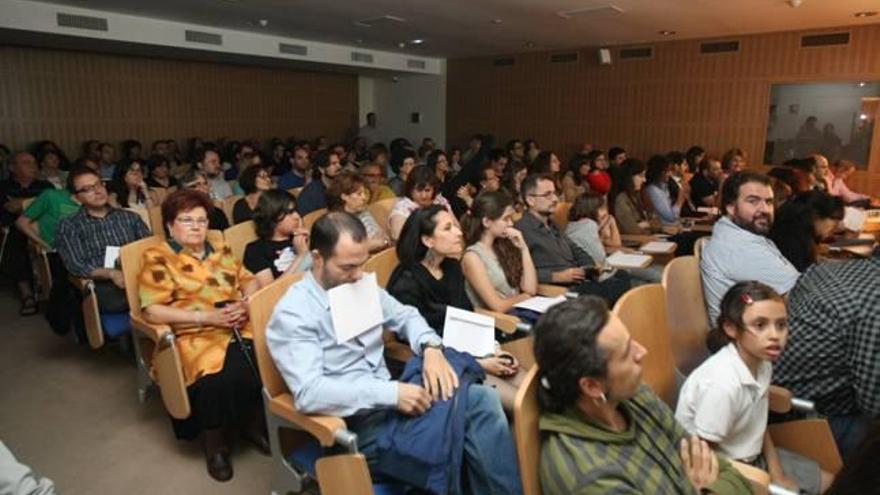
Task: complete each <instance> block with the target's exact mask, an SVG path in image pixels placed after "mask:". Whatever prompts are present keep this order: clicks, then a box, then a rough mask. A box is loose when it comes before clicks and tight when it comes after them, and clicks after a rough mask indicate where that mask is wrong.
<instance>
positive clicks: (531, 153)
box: [523, 138, 541, 163]
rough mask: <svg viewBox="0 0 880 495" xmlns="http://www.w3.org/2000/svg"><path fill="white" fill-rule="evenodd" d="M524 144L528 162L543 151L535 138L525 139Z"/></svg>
mask: <svg viewBox="0 0 880 495" xmlns="http://www.w3.org/2000/svg"><path fill="white" fill-rule="evenodd" d="M523 146H525V148H526V156H525V162H526V163H531V162H532V160H534V159H535V157H536V156H538V153H540V152H541V146H540V145H539V144H538V142H537V141H535V140H534V139H531V138H529V139H526V140H525V141H523Z"/></svg>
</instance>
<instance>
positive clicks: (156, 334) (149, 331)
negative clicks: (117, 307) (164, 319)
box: [129, 315, 174, 344]
mask: <svg viewBox="0 0 880 495" xmlns="http://www.w3.org/2000/svg"><path fill="white" fill-rule="evenodd" d="M129 317H130V318H131V327H132V328H133V329H134V330H137V331H138V332H140V333H142V334H144V335H145V336H146V337H147V338H149V339H150V340H152V341H153V342H155V343H157V344H158V343H160V342H163V341H165V340H166V339H167V338H168V337H169V336H171V337H173V336H174V332H173V331H172V330H171V327H170V326H168V325H164V324H160V323H150V322H148V321H146V320H145V319H143V318H142V317H140V316H134V315H129Z"/></svg>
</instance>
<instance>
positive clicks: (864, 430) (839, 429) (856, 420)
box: [828, 414, 871, 462]
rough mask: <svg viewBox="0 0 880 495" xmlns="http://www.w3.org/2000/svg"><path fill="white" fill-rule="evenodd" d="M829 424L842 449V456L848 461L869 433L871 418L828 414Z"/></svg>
mask: <svg viewBox="0 0 880 495" xmlns="http://www.w3.org/2000/svg"><path fill="white" fill-rule="evenodd" d="M828 426H830V427H831V434H832V435H834V443H836V444H837V450H839V451H840V457H841V458H843V460H844V462H846V459H847V457H849V455H850V454H852V453H853V452H855V450H856V449H857V448H858V446H859V445H861V443H862V440H864V439H865V437H866V436H867V435H868V428H870V426H871V418H869V417H867V416H860V415H858V414H850V415H846V416H828Z"/></svg>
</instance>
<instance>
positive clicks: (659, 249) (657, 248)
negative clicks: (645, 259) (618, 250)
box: [640, 241, 675, 254]
mask: <svg viewBox="0 0 880 495" xmlns="http://www.w3.org/2000/svg"><path fill="white" fill-rule="evenodd" d="M674 249H675V243H674V242H667V241H651V242H646V243H645V244H642V247H641V248H640V250H641V251H644V252H646V253H661V254H666V253H670V252H672V251H673V250H674Z"/></svg>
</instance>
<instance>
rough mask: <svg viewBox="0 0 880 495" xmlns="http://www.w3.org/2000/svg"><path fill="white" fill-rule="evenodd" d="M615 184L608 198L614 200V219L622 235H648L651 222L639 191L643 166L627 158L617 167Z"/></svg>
mask: <svg viewBox="0 0 880 495" xmlns="http://www.w3.org/2000/svg"><path fill="white" fill-rule="evenodd" d="M615 179H616V183H615V184H614V187H613V188H612V190H611V194H610V195H609V198H610V197H613V198H614V202H613V203H610V200H609V203H610V204H611V205H613V207H614V208H613V214H614V218H615V219H616V220H617V225H618V226H619V227H620V233H622V234H650V233H651V227H652V226H651V222H650V220H649V217H648V211H647V210H646V209H645V206H644V204H643V203H642V195H641V190H642V186H643V185H644V184H645V181H646V177H645V164H644V162H642V161H641V160H639V159H637V158H627V159H626V161H624V162H623V165H620V166H619V167H618V171H617V173H616V175H615Z"/></svg>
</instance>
